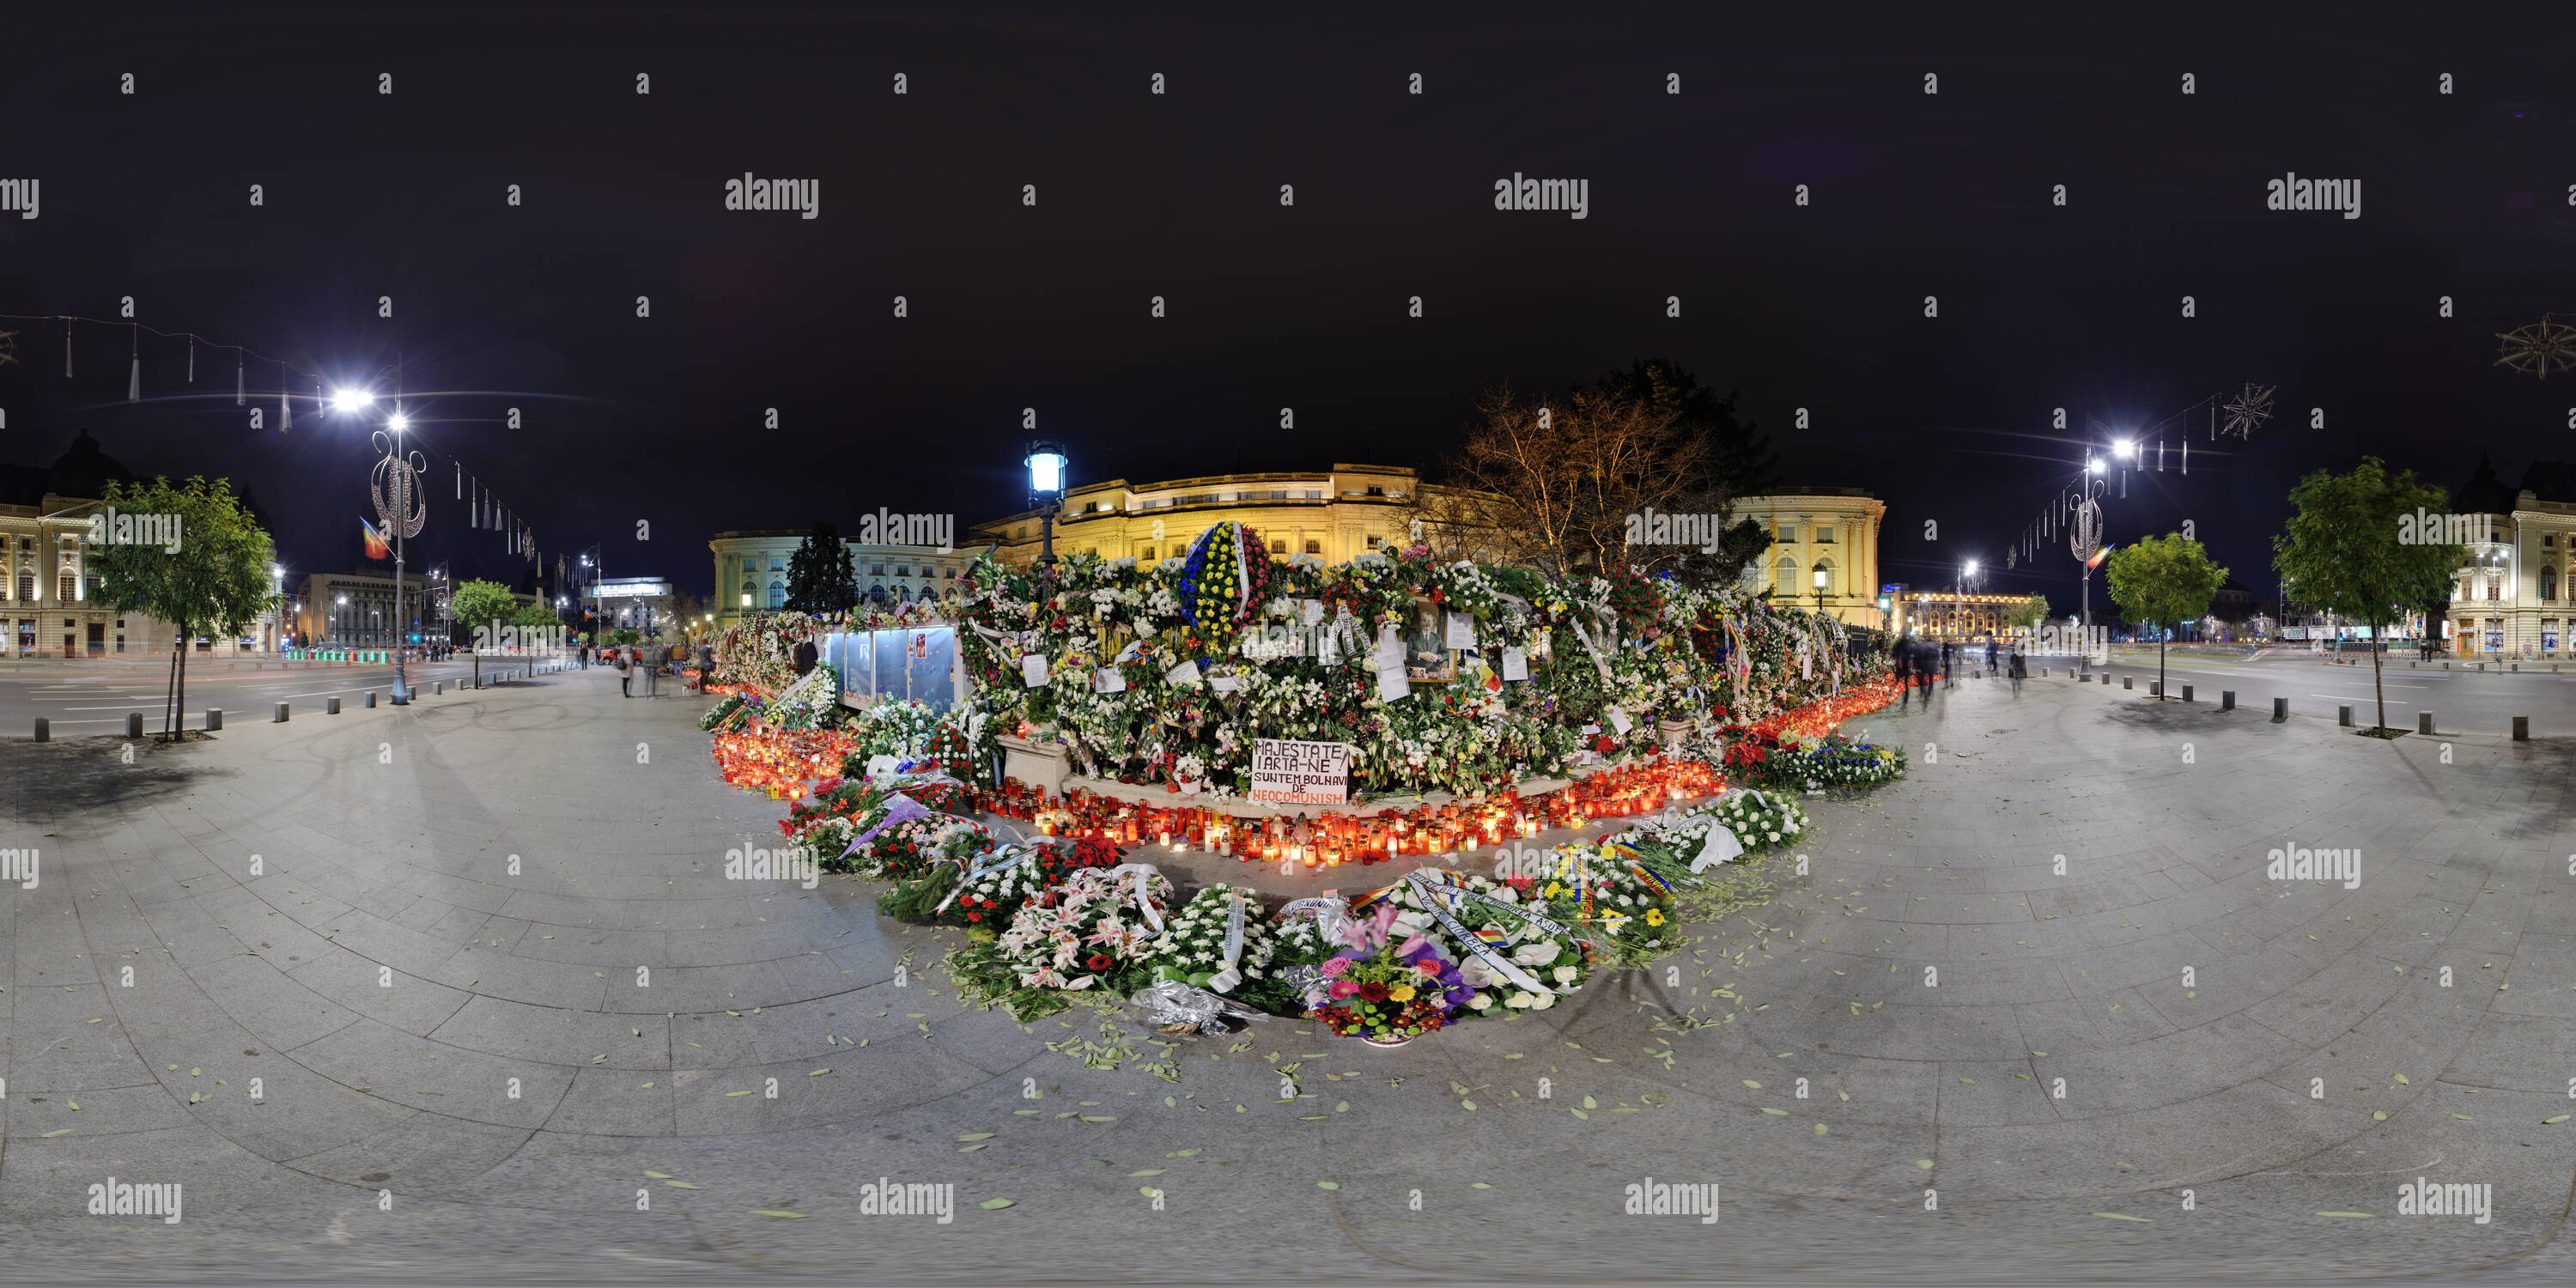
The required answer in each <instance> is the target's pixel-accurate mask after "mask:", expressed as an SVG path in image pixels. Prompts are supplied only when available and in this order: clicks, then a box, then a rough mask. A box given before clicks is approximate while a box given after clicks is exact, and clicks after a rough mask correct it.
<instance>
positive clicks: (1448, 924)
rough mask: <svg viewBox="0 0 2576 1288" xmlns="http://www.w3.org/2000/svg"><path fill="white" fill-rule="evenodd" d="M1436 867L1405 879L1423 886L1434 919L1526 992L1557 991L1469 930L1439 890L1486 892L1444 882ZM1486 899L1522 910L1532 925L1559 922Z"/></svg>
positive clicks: (1495, 901) (1472, 895) (1495, 902)
mask: <svg viewBox="0 0 2576 1288" xmlns="http://www.w3.org/2000/svg"><path fill="white" fill-rule="evenodd" d="M1436 871H1437V869H1433V868H1417V869H1415V870H1414V871H1412V872H1411V873H1408V874H1407V875H1406V877H1405V879H1406V880H1408V881H1411V882H1413V883H1414V884H1416V885H1418V886H1420V887H1422V891H1423V895H1424V898H1423V901H1422V902H1423V904H1424V906H1426V907H1428V908H1429V909H1430V910H1431V916H1432V918H1433V920H1436V921H1438V922H1439V923H1440V928H1441V929H1442V930H1446V931H1448V932H1449V937H1450V938H1452V939H1455V940H1457V941H1458V943H1459V944H1460V945H1461V946H1463V947H1465V948H1466V949H1467V951H1469V952H1471V953H1474V954H1476V956H1477V957H1479V958H1481V959H1483V961H1484V963H1485V964H1486V965H1487V966H1490V967H1492V968H1493V970H1494V973H1495V974H1497V975H1500V976H1502V977H1503V978H1505V979H1507V980H1510V981H1511V982H1513V983H1514V984H1517V985H1519V986H1520V987H1521V990H1522V991H1523V992H1529V993H1554V992H1555V991H1556V990H1555V989H1552V988H1549V987H1548V986H1547V985H1545V984H1542V983H1540V982H1538V977H1537V976H1535V975H1532V974H1530V973H1529V972H1528V971H1526V970H1523V969H1521V965H1520V963H1519V962H1516V961H1513V960H1512V959H1510V958H1508V957H1505V956H1503V955H1502V954H1501V953H1498V952H1496V951H1494V945H1493V944H1492V943H1491V942H1489V941H1487V940H1486V939H1485V938H1484V937H1483V936H1481V935H1478V934H1476V933H1474V932H1472V931H1470V930H1468V929H1467V927H1466V926H1465V925H1463V924H1461V923H1460V922H1459V920H1458V918H1457V916H1456V915H1455V914H1453V913H1451V912H1450V911H1449V907H1448V905H1447V904H1445V903H1442V902H1441V901H1440V899H1439V897H1438V896H1439V894H1441V893H1446V892H1450V891H1455V892H1456V893H1458V894H1462V895H1467V896H1469V897H1470V898H1477V899H1483V898H1484V896H1481V895H1478V894H1476V893H1475V892H1474V891H1472V890H1468V889H1465V888H1463V887H1459V886H1448V885H1442V884H1440V883H1439V882H1438V881H1437V880H1435V879H1434V877H1433V875H1432V874H1433V873H1434V872H1436ZM1485 902H1488V903H1491V904H1493V905H1494V906H1495V907H1498V908H1502V909H1505V910H1507V911H1511V912H1519V913H1520V915H1521V916H1523V917H1525V918H1528V919H1529V921H1530V924H1532V925H1539V924H1545V925H1548V926H1551V927H1553V926H1555V925H1556V923H1555V922H1552V921H1548V920H1547V919H1546V918H1544V917H1539V916H1536V915H1535V914H1532V913H1528V912H1522V911H1521V910H1520V909H1518V908H1514V907H1512V905H1510V904H1507V903H1504V902H1503V901H1501V900H1499V899H1487V900H1485Z"/></svg>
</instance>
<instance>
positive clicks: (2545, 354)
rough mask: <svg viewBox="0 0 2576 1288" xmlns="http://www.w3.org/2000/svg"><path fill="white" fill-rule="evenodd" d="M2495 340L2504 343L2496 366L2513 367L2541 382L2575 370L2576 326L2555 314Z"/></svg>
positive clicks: (2500, 334)
mask: <svg viewBox="0 0 2576 1288" xmlns="http://www.w3.org/2000/svg"><path fill="white" fill-rule="evenodd" d="M2496 339H2497V340H2498V341H2501V343H2500V344H2499V345H2498V346H2497V350H2496V352H2497V354H2498V356H2497V358H2496V360H2495V365H2496V366H2499V367H2511V368H2513V369H2514V370H2516V371H2519V372H2523V373H2525V374H2526V375H2531V376H2536V377H2538V378H2540V379H2542V380H2547V379H2548V378H2549V373H2550V372H2551V371H2553V370H2555V371H2561V372H2564V371H2568V370H2570V369H2576V326H2569V325H2567V324H2566V323H2564V322H2560V321H2558V320H2557V318H2556V316H2555V315H2554V314H2549V313H2543V314H2541V315H2540V320H2539V321H2537V322H2534V323H2532V324H2531V325H2530V326H2526V327H2518V328H2516V329H2514V330H2511V331H2498V332H2496Z"/></svg>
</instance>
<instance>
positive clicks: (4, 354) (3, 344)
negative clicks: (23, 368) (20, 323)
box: [0, 331, 18, 367]
mask: <svg viewBox="0 0 2576 1288" xmlns="http://www.w3.org/2000/svg"><path fill="white" fill-rule="evenodd" d="M17 360H18V333H17V332H15V331H0V367H5V366H7V365H9V364H10V363H13V362H16V361H17Z"/></svg>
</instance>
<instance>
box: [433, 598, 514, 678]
mask: <svg viewBox="0 0 2576 1288" xmlns="http://www.w3.org/2000/svg"><path fill="white" fill-rule="evenodd" d="M447 611H448V612H449V613H450V614H451V615H453V616H454V617H455V618H456V623H457V625H459V626H462V627H464V628H465V629H466V631H467V638H468V639H472V640H478V641H480V640H485V639H488V638H489V636H487V635H480V634H475V633H474V632H477V631H490V630H492V628H494V627H496V626H499V625H501V624H503V623H506V622H510V621H513V620H516V619H517V617H518V615H519V600H518V597H517V596H515V595H512V594H511V593H510V588H509V587H507V586H504V585H502V584H501V583H499V582H497V581H485V580H483V579H482V578H479V577H478V578H475V579H474V580H472V581H469V582H466V583H464V584H463V585H461V586H458V587H457V588H456V592H455V593H454V594H452V595H450V596H448V600H447ZM472 652H473V654H474V683H475V685H476V686H477V687H480V686H481V685H482V683H483V653H482V650H480V649H475V650H472Z"/></svg>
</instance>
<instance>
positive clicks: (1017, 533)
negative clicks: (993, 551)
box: [1011, 523, 1029, 541]
mask: <svg viewBox="0 0 2576 1288" xmlns="http://www.w3.org/2000/svg"><path fill="white" fill-rule="evenodd" d="M1028 539H1029V525H1027V524H1025V523H1023V524H1021V525H1020V526H1018V527H1016V528H1013V529H1011V540H1013V541H1026V540H1028Z"/></svg>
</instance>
